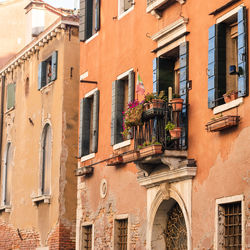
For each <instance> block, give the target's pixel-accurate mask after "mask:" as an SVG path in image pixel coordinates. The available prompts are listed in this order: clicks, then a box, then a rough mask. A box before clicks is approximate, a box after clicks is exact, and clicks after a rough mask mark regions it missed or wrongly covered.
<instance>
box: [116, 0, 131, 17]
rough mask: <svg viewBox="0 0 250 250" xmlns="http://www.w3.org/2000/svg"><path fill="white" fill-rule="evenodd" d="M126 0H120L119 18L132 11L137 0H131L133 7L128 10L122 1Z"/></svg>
mask: <svg viewBox="0 0 250 250" xmlns="http://www.w3.org/2000/svg"><path fill="white" fill-rule="evenodd" d="M123 1H124V0H118V20H120V19H122V18H123V17H124V16H126V15H127V14H128V13H129V12H131V11H132V10H133V9H134V8H135V1H134V0H131V1H132V3H131V7H130V8H128V9H127V10H124V3H122V2H123Z"/></svg>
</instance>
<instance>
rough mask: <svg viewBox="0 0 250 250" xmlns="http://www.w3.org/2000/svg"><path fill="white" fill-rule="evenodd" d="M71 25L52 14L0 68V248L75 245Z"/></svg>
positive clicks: (74, 40)
mask: <svg viewBox="0 0 250 250" xmlns="http://www.w3.org/2000/svg"><path fill="white" fill-rule="evenodd" d="M39 2H40V1H39ZM39 4H40V3H39ZM38 7H39V6H38ZM38 7H37V3H36V1H35V2H31V3H30V4H29V5H27V6H26V8H27V9H28V13H29V12H32V11H33V9H35V10H36V9H37V8H38ZM40 7H41V6H40ZM40 7H39V8H40ZM51 8H52V7H51ZM78 26H79V22H78V17H76V16H74V15H69V14H68V15H63V16H62V15H61V16H60V17H57V18H56V20H55V21H52V22H51V23H50V25H48V27H47V28H44V27H43V28H42V30H39V31H38V33H37V36H36V37H33V39H32V41H30V43H29V44H28V45H27V46H25V47H24V48H23V49H22V50H21V51H20V52H19V53H18V54H16V55H15V57H14V58H12V60H11V61H10V62H9V63H8V64H5V66H4V67H3V68H1V70H0V74H1V140H0V141H1V149H2V150H1V194H0V201H1V206H0V249H74V248H75V221H76V218H75V217H76V213H75V211H76V179H75V177H74V170H75V168H76V166H77V158H76V156H77V126H78V125H77V124H78V105H77V104H78V96H79V94H78V79H79V73H78V72H79V39H78ZM33 31H34V30H33Z"/></svg>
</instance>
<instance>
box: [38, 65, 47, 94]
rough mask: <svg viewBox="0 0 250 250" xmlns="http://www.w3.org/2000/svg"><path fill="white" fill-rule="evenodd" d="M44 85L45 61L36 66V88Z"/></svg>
mask: <svg viewBox="0 0 250 250" xmlns="http://www.w3.org/2000/svg"><path fill="white" fill-rule="evenodd" d="M45 85H46V62H45V61H44V62H40V63H39V67H38V90H39V89H41V88H42V87H43V86H45Z"/></svg>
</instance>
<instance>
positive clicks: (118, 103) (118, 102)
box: [111, 70, 135, 145]
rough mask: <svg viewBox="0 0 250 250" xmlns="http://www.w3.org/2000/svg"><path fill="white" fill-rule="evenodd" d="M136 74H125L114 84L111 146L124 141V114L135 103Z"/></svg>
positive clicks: (131, 72)
mask: <svg viewBox="0 0 250 250" xmlns="http://www.w3.org/2000/svg"><path fill="white" fill-rule="evenodd" d="M134 95H135V73H134V71H131V70H130V71H129V72H125V73H124V74H122V75H121V76H120V77H119V78H118V80H116V81H114V82H113V83H112V115H111V119H112V120H111V145H115V144H117V143H120V142H122V141H123V137H122V134H121V133H122V132H123V112H124V111H125V110H126V108H127V104H128V103H129V102H132V101H134Z"/></svg>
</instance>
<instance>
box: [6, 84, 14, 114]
mask: <svg viewBox="0 0 250 250" xmlns="http://www.w3.org/2000/svg"><path fill="white" fill-rule="evenodd" d="M15 90H16V84H15V83H11V84H8V85H7V110H9V109H11V108H13V107H15V92H16V91H15Z"/></svg>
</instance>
